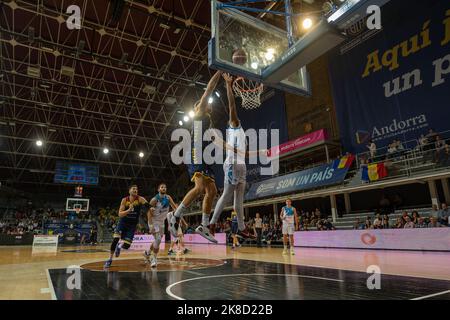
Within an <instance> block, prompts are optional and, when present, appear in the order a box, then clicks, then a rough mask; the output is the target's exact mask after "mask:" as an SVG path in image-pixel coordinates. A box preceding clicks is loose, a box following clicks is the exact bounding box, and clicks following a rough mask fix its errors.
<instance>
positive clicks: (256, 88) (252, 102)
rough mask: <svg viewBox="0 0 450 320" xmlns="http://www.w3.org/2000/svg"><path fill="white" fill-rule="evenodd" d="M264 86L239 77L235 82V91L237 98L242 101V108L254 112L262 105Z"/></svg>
mask: <svg viewBox="0 0 450 320" xmlns="http://www.w3.org/2000/svg"><path fill="white" fill-rule="evenodd" d="M263 90H264V85H263V84H262V83H258V82H256V81H252V80H248V79H244V78H243V77H238V78H236V80H234V82H233V91H234V94H235V95H236V96H237V97H241V99H242V107H243V108H244V109H247V110H254V109H257V108H259V106H260V105H261V93H262V92H263Z"/></svg>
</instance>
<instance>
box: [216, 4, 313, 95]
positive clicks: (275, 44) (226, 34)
mask: <svg viewBox="0 0 450 320" xmlns="http://www.w3.org/2000/svg"><path fill="white" fill-rule="evenodd" d="M211 14H212V21H211V22H212V24H211V26H212V29H211V31H212V37H211V40H210V43H209V65H210V66H211V67H212V68H216V69H221V70H224V71H226V72H229V73H231V74H234V75H239V76H243V77H245V78H248V79H250V80H254V81H258V82H264V81H262V72H263V70H264V69H265V68H267V67H269V66H270V65H271V64H273V63H274V62H276V61H277V59H278V58H280V57H282V55H283V54H285V53H286V51H288V36H287V32H286V31H285V30H282V29H279V28H277V27H275V26H273V25H271V24H269V23H266V22H264V21H262V20H260V19H257V18H255V17H252V16H251V15H248V14H246V13H243V12H242V11H240V10H237V9H234V8H225V7H221V3H220V2H218V1H217V0H212V1H211ZM236 49H243V50H244V51H245V52H246V54H247V62H246V63H245V64H244V65H238V64H234V63H233V58H232V57H233V52H234V51H235V50H236ZM266 84H267V83H266ZM268 85H269V86H270V87H273V88H277V89H281V90H284V91H289V92H292V93H295V94H300V95H310V84H309V78H308V73H307V70H306V67H303V68H301V69H299V70H295V71H294V72H293V73H292V75H291V76H289V77H287V78H286V79H284V80H282V81H280V82H277V83H270V84H268Z"/></svg>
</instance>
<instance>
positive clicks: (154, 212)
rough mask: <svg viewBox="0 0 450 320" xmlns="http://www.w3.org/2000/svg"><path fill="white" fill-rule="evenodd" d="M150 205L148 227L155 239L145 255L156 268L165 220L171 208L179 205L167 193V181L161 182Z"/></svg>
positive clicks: (174, 208) (173, 208)
mask: <svg viewBox="0 0 450 320" xmlns="http://www.w3.org/2000/svg"><path fill="white" fill-rule="evenodd" d="M150 206H151V208H150V210H149V211H148V213H147V218H148V227H149V229H150V233H151V234H152V235H153V237H154V238H155V240H154V242H153V243H152V244H151V245H150V250H148V251H145V252H144V257H145V259H146V261H148V262H149V263H150V265H151V267H152V268H154V267H156V266H157V264H158V260H157V255H158V252H159V246H160V244H161V239H162V235H163V234H164V220H165V219H166V218H167V214H168V213H169V211H170V208H172V210H176V209H177V205H176V204H175V202H174V201H173V199H172V197H171V196H169V195H168V194H167V186H166V184H165V183H161V184H160V185H159V186H158V194H157V195H156V196H154V197H153V198H152V200H150Z"/></svg>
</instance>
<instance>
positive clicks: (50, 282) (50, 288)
mask: <svg viewBox="0 0 450 320" xmlns="http://www.w3.org/2000/svg"><path fill="white" fill-rule="evenodd" d="M48 270H49V269H45V272H46V273H47V281H48V288H49V290H50V295H51V296H52V300H56V294H55V288H54V287H53V283H52V279H51V278H50V272H48ZM41 290H42V289H41Z"/></svg>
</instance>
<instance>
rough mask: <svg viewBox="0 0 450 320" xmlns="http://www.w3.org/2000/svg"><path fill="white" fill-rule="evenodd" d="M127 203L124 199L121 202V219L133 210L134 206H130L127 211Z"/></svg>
mask: <svg viewBox="0 0 450 320" xmlns="http://www.w3.org/2000/svg"><path fill="white" fill-rule="evenodd" d="M125 202H126V200H125V198H124V199H122V201H121V202H120V207H119V217H120V218H122V217H125V216H126V215H127V214H128V213H129V212H130V211H131V210H133V205H132V204H130V207H129V208H128V209H127V210H125Z"/></svg>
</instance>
